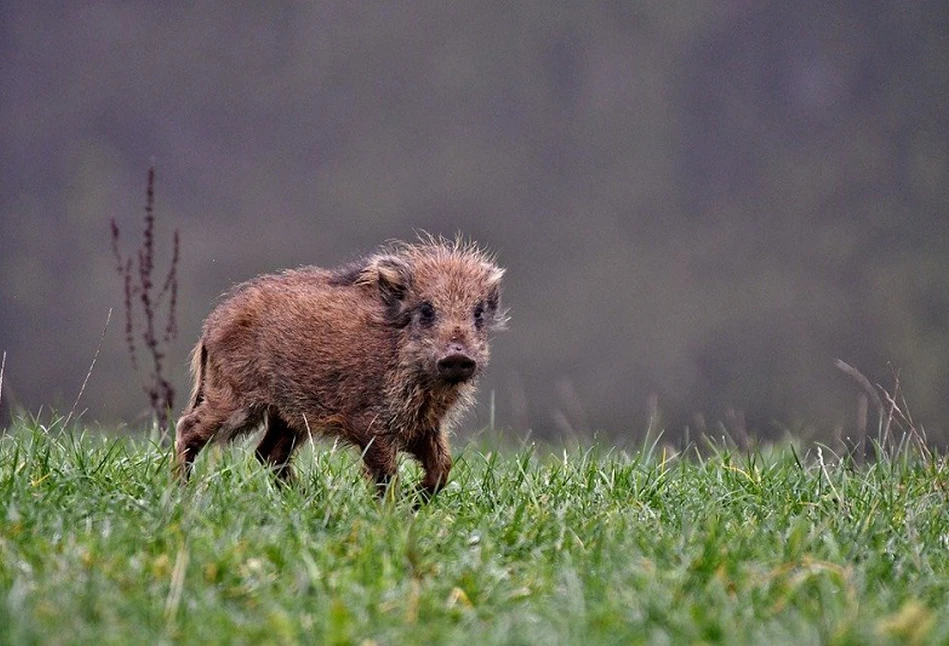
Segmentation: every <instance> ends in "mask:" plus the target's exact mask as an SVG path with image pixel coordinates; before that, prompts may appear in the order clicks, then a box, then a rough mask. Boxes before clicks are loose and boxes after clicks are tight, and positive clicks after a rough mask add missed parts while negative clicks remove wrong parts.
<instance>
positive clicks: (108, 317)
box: [63, 307, 112, 428]
mask: <svg viewBox="0 0 949 646" xmlns="http://www.w3.org/2000/svg"><path fill="white" fill-rule="evenodd" d="M111 321H112V308H111V307H110V308H109V314H108V316H106V317H105V327H103V328H102V334H101V335H100V336H99V345H97V346H96V352H95V354H93V355H92V363H90V364H89V371H88V372H86V378H85V379H83V380H82V386H81V387H80V388H79V394H78V395H76V401H74V402H73V404H72V408H71V409H70V410H69V415H67V416H66V421H64V422H63V428H66V426H68V425H69V420H70V419H72V416H73V414H74V413H75V412H76V407H77V406H79V400H80V399H81V398H82V393H83V392H85V390H86V384H88V383H89V377H91V376H92V369H93V368H95V367H96V359H98V358H99V351H100V350H102V341H103V340H105V333H106V331H107V330H108V329H109V322H111Z"/></svg>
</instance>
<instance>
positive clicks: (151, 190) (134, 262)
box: [112, 166, 180, 439]
mask: <svg viewBox="0 0 949 646" xmlns="http://www.w3.org/2000/svg"><path fill="white" fill-rule="evenodd" d="M119 237H120V235H119V227H118V225H117V224H116V222H115V220H112V253H113V255H114V256H115V261H116V265H115V266H116V271H117V273H118V274H119V276H120V277H121V278H122V282H123V289H124V296H125V301H124V304H125V342H126V345H127V346H128V352H129V358H130V359H131V361H132V368H133V369H134V370H136V371H138V369H139V361H138V351H139V347H141V348H142V349H143V353H144V354H145V355H146V356H147V357H148V358H149V359H150V361H149V363H151V371H150V374H149V376H148V378H147V380H146V381H145V383H143V384H142V390H143V391H144V392H145V395H146V397H147V398H148V404H149V407H150V408H151V409H152V412H153V414H154V415H155V419H156V421H157V423H158V426H159V428H160V429H161V436H162V439H165V438H166V434H167V427H168V415H169V411H170V410H171V409H172V408H174V395H175V392H174V388H173V387H172V385H171V382H169V381H168V380H167V379H166V378H165V376H164V359H165V350H164V348H163V344H165V345H167V344H168V343H170V342H171V340H172V339H174V338H175V337H176V336H177V334H178V326H177V322H176V320H177V319H176V311H177V301H178V260H179V252H180V238H179V235H178V231H177V230H175V232H174V234H173V237H172V258H171V263H170V266H169V268H168V273H167V275H166V276H165V278H164V280H163V281H161V282H159V283H158V284H156V281H155V280H154V277H153V274H154V271H155V168H154V166H152V167H151V168H149V169H148V185H147V189H146V200H145V223H144V230H143V233H142V241H141V244H140V246H139V248H138V249H137V250H136V252H134V253H132V254H129V256H128V257H124V256H123V254H122V252H121V251H120V249H119ZM136 274H137V275H136ZM159 285H161V287H160V288H159ZM156 292H157V293H156ZM136 303H138V306H139V307H141V312H142V318H141V320H140V321H136V316H135V307H136ZM162 306H165V307H166V308H167V318H166V320H165V322H164V325H162V323H160V322H159V316H160V314H159V310H160V308H161V307H162ZM136 338H138V340H136ZM139 343H140V344H141V346H139Z"/></svg>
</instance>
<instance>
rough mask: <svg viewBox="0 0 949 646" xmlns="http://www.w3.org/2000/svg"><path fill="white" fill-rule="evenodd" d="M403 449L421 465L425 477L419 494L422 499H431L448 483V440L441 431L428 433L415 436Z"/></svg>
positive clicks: (449, 468) (449, 466) (449, 464)
mask: <svg viewBox="0 0 949 646" xmlns="http://www.w3.org/2000/svg"><path fill="white" fill-rule="evenodd" d="M405 448H406V450H408V451H409V453H412V454H413V455H414V456H415V457H417V458H418V460H419V462H421V463H422V468H423V469H425V477H424V478H422V483H421V493H422V496H423V497H425V498H431V497H432V496H433V495H435V493H436V492H437V491H438V490H439V489H441V488H442V487H444V486H445V484H446V483H447V482H448V473H449V472H450V471H451V452H450V451H449V448H448V439H447V438H446V437H445V434H444V433H442V432H441V431H430V432H428V433H423V434H421V435H419V436H417V437H416V438H415V439H413V440H412V441H411V442H409V443H408V445H407V446H406V447H405Z"/></svg>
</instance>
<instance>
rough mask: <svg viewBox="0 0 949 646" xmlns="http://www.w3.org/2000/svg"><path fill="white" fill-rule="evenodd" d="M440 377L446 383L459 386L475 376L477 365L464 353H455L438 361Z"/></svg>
mask: <svg viewBox="0 0 949 646" xmlns="http://www.w3.org/2000/svg"><path fill="white" fill-rule="evenodd" d="M437 367H438V375H439V376H440V377H441V378H442V379H444V380H445V381H447V382H449V383H452V384H458V383H461V382H463V381H468V380H469V379H471V376H472V375H474V372H475V368H476V367H477V364H476V363H475V360H474V359H472V358H471V357H469V356H468V355H467V354H465V353H464V352H453V353H451V354H449V355H447V356H444V357H442V358H441V359H439V360H438V364H437Z"/></svg>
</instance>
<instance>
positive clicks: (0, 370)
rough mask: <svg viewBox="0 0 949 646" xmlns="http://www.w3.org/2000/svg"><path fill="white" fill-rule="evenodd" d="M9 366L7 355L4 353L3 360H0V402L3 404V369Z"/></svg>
mask: <svg viewBox="0 0 949 646" xmlns="http://www.w3.org/2000/svg"><path fill="white" fill-rule="evenodd" d="M6 365H7V353H6V351H4V352H3V358H2V359H0V402H3V369H4V367H5V366H6Z"/></svg>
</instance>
